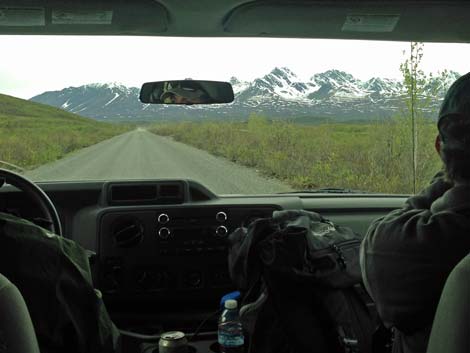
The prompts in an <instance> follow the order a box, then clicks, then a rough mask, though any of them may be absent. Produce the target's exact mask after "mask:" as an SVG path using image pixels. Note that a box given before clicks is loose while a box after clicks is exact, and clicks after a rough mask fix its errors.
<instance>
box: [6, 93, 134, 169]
mask: <svg viewBox="0 0 470 353" xmlns="http://www.w3.org/2000/svg"><path fill="white" fill-rule="evenodd" d="M131 128H132V127H131V126H126V125H117V124H108V123H101V122H97V121H94V120H92V119H88V118H83V117H80V116H78V115H75V114H71V113H68V112H65V111H63V110H61V109H57V108H53V107H49V106H46V105H43V104H38V103H33V102H29V101H25V100H22V99H18V98H14V97H10V96H6V95H0V161H5V162H9V163H11V164H14V165H17V166H19V167H21V168H24V169H33V168H35V167H37V166H39V165H42V164H44V163H47V162H51V161H54V160H57V159H59V158H62V157H63V156H65V155H66V154H68V153H70V152H72V151H74V150H77V149H81V148H83V147H86V146H90V145H93V144H95V143H98V142H99V141H102V140H105V139H108V138H110V137H112V136H115V135H118V134H121V133H124V132H125V131H128V130H130V129H131ZM0 167H2V168H9V167H8V166H7V165H4V164H2V163H0Z"/></svg>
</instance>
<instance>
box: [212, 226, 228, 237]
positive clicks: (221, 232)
mask: <svg viewBox="0 0 470 353" xmlns="http://www.w3.org/2000/svg"><path fill="white" fill-rule="evenodd" d="M227 234H228V229H227V227H225V226H218V227H217V228H216V230H215V235H216V236H217V237H219V238H224V237H225V236H226V235H227Z"/></svg>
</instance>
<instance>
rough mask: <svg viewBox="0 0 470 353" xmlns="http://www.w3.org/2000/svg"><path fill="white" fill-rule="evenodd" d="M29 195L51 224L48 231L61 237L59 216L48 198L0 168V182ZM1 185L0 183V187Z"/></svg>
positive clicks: (31, 183) (36, 187)
mask: <svg viewBox="0 0 470 353" xmlns="http://www.w3.org/2000/svg"><path fill="white" fill-rule="evenodd" d="M2 179H3V181H4V182H6V183H8V184H10V185H12V186H14V187H16V188H18V189H20V190H21V191H22V192H24V193H26V194H27V195H29V196H30V197H31V198H32V199H33V200H34V202H35V203H36V205H37V206H38V207H39V208H40V210H41V212H42V214H43V215H44V217H45V219H46V220H47V221H49V222H50V223H51V226H50V229H49V230H50V231H51V232H53V233H55V234H57V235H60V236H62V226H61V224H60V218H59V214H58V213H57V210H56V208H55V206H54V204H53V203H52V201H51V199H50V198H49V196H47V195H46V193H45V192H44V191H42V189H40V188H39V187H38V186H37V185H36V184H34V183H33V182H32V181H31V180H29V179H27V178H25V177H23V176H21V175H19V174H17V173H15V172H12V171H10V170H7V169H3V168H0V180H2ZM1 186H2V183H0V187H1Z"/></svg>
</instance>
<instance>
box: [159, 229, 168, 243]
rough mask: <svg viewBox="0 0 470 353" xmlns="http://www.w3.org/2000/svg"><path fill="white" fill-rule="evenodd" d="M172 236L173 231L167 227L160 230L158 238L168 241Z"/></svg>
mask: <svg viewBox="0 0 470 353" xmlns="http://www.w3.org/2000/svg"><path fill="white" fill-rule="evenodd" d="M170 235H171V231H170V229H169V228H167V227H162V228H160V229H159V230H158V236H159V237H160V239H163V240H167V239H168V238H169V237H170Z"/></svg>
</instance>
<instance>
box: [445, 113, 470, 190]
mask: <svg viewBox="0 0 470 353" xmlns="http://www.w3.org/2000/svg"><path fill="white" fill-rule="evenodd" d="M439 136H440V138H441V142H442V143H441V156H442V160H443V161H444V165H445V170H446V174H447V178H448V179H449V180H450V181H452V182H455V181H465V182H470V119H469V118H468V117H464V116H452V115H451V116H448V117H445V118H443V119H442V121H440V122H439Z"/></svg>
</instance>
